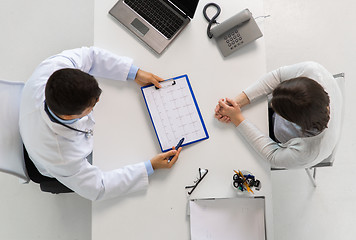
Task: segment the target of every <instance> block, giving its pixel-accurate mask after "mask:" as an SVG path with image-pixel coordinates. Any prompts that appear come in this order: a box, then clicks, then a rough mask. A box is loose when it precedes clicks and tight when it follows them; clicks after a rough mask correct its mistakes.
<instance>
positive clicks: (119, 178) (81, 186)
mask: <svg viewBox="0 0 356 240" xmlns="http://www.w3.org/2000/svg"><path fill="white" fill-rule="evenodd" d="M47 170H48V172H49V173H50V174H51V175H52V176H53V177H55V178H56V179H57V180H58V181H60V182H61V183H63V184H64V185H66V186H67V187H68V188H70V189H72V190H73V191H74V192H76V193H78V194H79V195H80V196H82V197H84V198H87V199H89V200H92V201H96V200H105V199H110V198H114V197H118V196H123V195H126V194H129V193H132V192H136V191H141V190H145V189H147V187H148V175H147V170H146V167H145V164H144V163H143V162H141V163H137V164H133V165H127V166H125V167H122V168H118V169H115V170H111V171H105V172H104V171H102V170H100V169H99V168H98V167H96V166H93V165H91V164H89V163H88V162H87V160H86V159H83V160H80V161H73V160H72V161H67V162H66V163H62V164H57V165H54V166H53V165H51V166H48V168H47Z"/></svg>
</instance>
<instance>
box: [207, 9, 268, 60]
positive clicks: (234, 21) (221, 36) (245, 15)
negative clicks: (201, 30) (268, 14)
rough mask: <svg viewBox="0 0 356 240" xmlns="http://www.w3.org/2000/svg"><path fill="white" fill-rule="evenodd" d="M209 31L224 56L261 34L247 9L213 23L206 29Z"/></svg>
mask: <svg viewBox="0 0 356 240" xmlns="http://www.w3.org/2000/svg"><path fill="white" fill-rule="evenodd" d="M216 17H217V16H216ZM216 17H215V18H216ZM215 23H216V21H215ZM209 27H211V25H210V26H209ZM209 31H210V36H211V37H212V38H215V40H216V43H217V45H218V48H219V49H220V51H221V53H222V55H223V56H224V57H226V56H229V55H230V54H232V53H233V52H235V51H236V50H238V49H240V48H241V47H243V46H245V45H246V44H248V43H250V42H252V41H254V40H256V39H258V38H260V37H262V36H263V34H262V32H261V31H260V29H259V27H258V26H257V23H256V21H255V19H254V18H253V17H252V13H251V12H250V11H249V10H248V9H245V10H243V11H241V12H239V13H237V14H235V15H234V16H232V17H231V18H229V19H227V20H226V21H224V22H222V23H220V24H217V25H215V27H213V28H212V29H208V32H209ZM208 36H209V35H208ZM210 36H209V37H210Z"/></svg>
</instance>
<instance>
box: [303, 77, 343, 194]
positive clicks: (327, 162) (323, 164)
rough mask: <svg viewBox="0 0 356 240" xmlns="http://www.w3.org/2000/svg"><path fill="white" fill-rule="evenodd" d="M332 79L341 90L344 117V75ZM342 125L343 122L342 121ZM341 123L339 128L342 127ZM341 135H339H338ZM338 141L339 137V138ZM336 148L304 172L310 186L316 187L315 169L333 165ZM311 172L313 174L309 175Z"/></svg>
mask: <svg viewBox="0 0 356 240" xmlns="http://www.w3.org/2000/svg"><path fill="white" fill-rule="evenodd" d="M334 78H335V79H336V82H337V83H338V85H339V88H340V90H341V94H342V97H343V100H344V102H343V106H342V115H343V116H344V112H345V74H344V73H339V74H335V75H334ZM343 116H342V119H343ZM342 123H343V121H342ZM342 123H341V126H342V125H343V124H342ZM340 135H341V134H340ZM339 139H340V136H339ZM337 148H338V144H337V145H336V146H335V148H334V150H333V152H332V153H331V155H330V156H329V157H328V158H326V159H324V160H323V161H321V162H320V163H318V164H316V165H315V166H313V167H311V168H306V169H305V171H306V172H307V174H308V176H309V178H310V180H311V181H312V184H313V186H314V187H316V181H315V177H316V169H317V168H320V167H331V166H333V164H334V161H335V154H336V151H337ZM311 170H313V174H312V173H311Z"/></svg>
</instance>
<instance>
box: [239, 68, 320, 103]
mask: <svg viewBox="0 0 356 240" xmlns="http://www.w3.org/2000/svg"><path fill="white" fill-rule="evenodd" d="M315 66H316V63H314V62H301V63H297V64H294V65H290V66H284V67H280V68H278V69H276V70H274V71H271V72H269V73H267V74H265V75H264V76H262V77H261V78H260V79H259V80H258V81H257V82H255V83H254V84H252V85H251V86H250V87H248V88H247V89H245V90H244V91H243V92H244V93H245V94H246V95H247V97H248V99H249V100H250V101H251V102H252V101H253V100H255V99H257V98H258V97H260V96H266V95H268V94H271V93H272V91H273V90H274V89H275V88H276V87H277V86H278V84H280V83H281V82H283V81H286V80H289V79H292V78H296V77H299V76H305V77H311V76H308V75H309V72H310V71H311V70H313V69H314V68H315Z"/></svg>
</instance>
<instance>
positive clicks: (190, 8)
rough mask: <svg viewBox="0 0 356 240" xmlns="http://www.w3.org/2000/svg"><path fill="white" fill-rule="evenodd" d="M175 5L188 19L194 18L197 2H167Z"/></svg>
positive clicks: (171, 0)
mask: <svg viewBox="0 0 356 240" xmlns="http://www.w3.org/2000/svg"><path fill="white" fill-rule="evenodd" d="M169 1H170V2H172V3H173V4H174V5H176V6H177V7H178V8H179V9H180V10H182V11H183V12H184V13H185V14H187V15H188V16H189V17H190V18H193V17H194V13H195V10H196V9H197V6H198V2H199V0H169Z"/></svg>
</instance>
